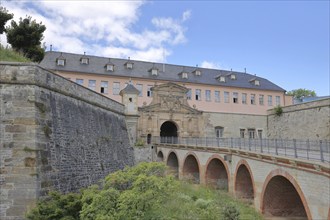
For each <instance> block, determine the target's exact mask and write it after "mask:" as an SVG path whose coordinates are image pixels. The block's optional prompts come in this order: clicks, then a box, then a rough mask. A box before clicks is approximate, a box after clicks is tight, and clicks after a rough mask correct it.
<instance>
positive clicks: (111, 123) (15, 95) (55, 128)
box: [0, 63, 134, 220]
mask: <svg viewBox="0 0 330 220" xmlns="http://www.w3.org/2000/svg"><path fill="white" fill-rule="evenodd" d="M0 107H1V108H0V109H1V110H0V116H1V117H0V118H1V121H0V218H1V219H6V220H9V219H23V218H24V215H25V213H26V211H27V210H28V209H29V208H30V207H32V206H34V205H35V202H36V200H37V198H39V197H40V196H43V195H45V194H46V193H47V192H48V191H49V190H58V191H61V192H64V193H65V192H72V191H77V190H79V189H80V188H83V187H87V186H89V185H91V184H94V183H97V182H98V180H100V179H101V178H103V177H105V176H106V175H107V174H109V173H111V172H114V171H116V170H118V169H122V168H124V167H125V166H127V165H129V166H130V165H133V164H134V154H133V148H132V147H131V146H130V143H129V138H128V133H127V128H126V123H125V117H124V106H123V105H122V104H120V103H118V102H115V101H113V100H111V99H108V98H106V97H104V96H102V95H99V94H97V93H96V92H93V91H91V90H89V89H86V88H84V87H82V86H79V85H77V84H76V83H73V82H71V81H69V80H67V79H65V78H63V77H61V76H58V75H56V74H54V73H52V72H49V71H47V70H44V69H42V68H40V67H39V66H37V65H34V64H19V63H0Z"/></svg>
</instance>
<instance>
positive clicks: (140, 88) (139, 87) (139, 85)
mask: <svg viewBox="0 0 330 220" xmlns="http://www.w3.org/2000/svg"><path fill="white" fill-rule="evenodd" d="M136 89H137V90H139V92H140V93H139V96H140V97H142V92H143V85H142V84H136Z"/></svg>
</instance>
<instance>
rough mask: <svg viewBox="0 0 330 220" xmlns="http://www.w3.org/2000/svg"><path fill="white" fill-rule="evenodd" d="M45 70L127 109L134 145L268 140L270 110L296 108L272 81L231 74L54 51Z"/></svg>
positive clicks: (282, 90)
mask: <svg viewBox="0 0 330 220" xmlns="http://www.w3.org/2000/svg"><path fill="white" fill-rule="evenodd" d="M40 65H41V66H42V67H43V68H45V69H47V70H51V71H53V72H55V73H57V74H59V75H61V76H62V77H65V78H67V79H69V80H72V81H74V82H76V83H78V84H80V85H82V86H85V87H87V88H89V89H91V90H93V91H95V92H98V93H101V94H102V95H104V96H106V97H108V98H111V99H113V100H115V101H117V102H120V103H122V104H124V105H125V107H126V110H125V114H126V121H127V125H128V128H129V133H130V134H131V141H132V142H133V143H136V142H137V141H140V140H142V141H143V142H150V140H151V138H156V137H234V138H236V137H237V138H263V137H267V110H269V109H272V108H274V107H276V106H287V105H291V104H292V97H291V96H287V95H286V94H285V92H286V91H285V90H284V89H283V88H281V87H279V86H277V85H276V84H274V83H272V82H270V81H269V80H267V79H265V78H262V77H259V76H256V75H253V74H249V73H245V72H236V71H232V70H230V71H228V70H217V69H208V68H201V67H198V66H196V67H192V66H180V65H172V64H165V63H152V62H145V61H137V60H131V59H126V60H125V59H117V58H105V57H97V56H88V55H86V54H84V55H81V54H72V53H62V52H55V51H49V52H46V55H45V57H44V59H43V60H42V62H41V63H40Z"/></svg>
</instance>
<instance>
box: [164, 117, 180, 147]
mask: <svg viewBox="0 0 330 220" xmlns="http://www.w3.org/2000/svg"><path fill="white" fill-rule="evenodd" d="M177 138H178V128H177V126H176V125H175V124H174V123H173V122H171V121H166V122H164V123H163V124H162V126H160V139H161V142H162V143H177Z"/></svg>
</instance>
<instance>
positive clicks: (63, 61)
mask: <svg viewBox="0 0 330 220" xmlns="http://www.w3.org/2000/svg"><path fill="white" fill-rule="evenodd" d="M64 65H65V60H64V59H57V66H64Z"/></svg>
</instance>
